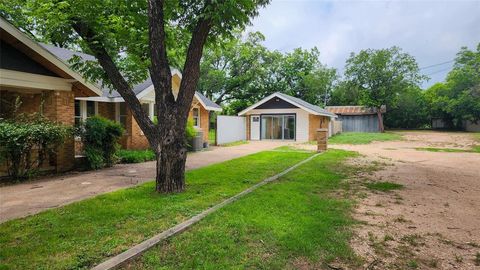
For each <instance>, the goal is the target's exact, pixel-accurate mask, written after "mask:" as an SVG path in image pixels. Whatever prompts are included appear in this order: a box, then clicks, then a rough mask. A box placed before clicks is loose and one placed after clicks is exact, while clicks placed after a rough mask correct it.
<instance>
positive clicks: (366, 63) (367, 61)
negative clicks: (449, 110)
mask: <svg viewBox="0 0 480 270" xmlns="http://www.w3.org/2000/svg"><path fill="white" fill-rule="evenodd" d="M345 78H346V80H347V81H348V82H349V83H350V84H351V85H352V86H354V87H357V88H358V89H359V90H360V102H361V104H362V105H365V106H369V107H375V108H379V107H380V106H381V105H387V108H388V107H389V105H390V106H391V105H393V104H395V103H396V100H397V97H398V95H399V94H400V93H401V92H403V91H405V89H407V88H408V87H413V86H417V85H418V84H420V83H421V82H422V81H423V80H424V79H426V77H424V76H422V75H420V74H419V68H418V65H417V62H416V60H415V58H414V57H413V56H411V55H409V54H407V53H403V52H402V50H401V49H400V48H398V47H392V48H389V49H381V50H373V49H367V50H362V51H360V52H359V53H358V54H354V53H352V54H351V55H350V58H349V59H347V64H346V66H345Z"/></svg>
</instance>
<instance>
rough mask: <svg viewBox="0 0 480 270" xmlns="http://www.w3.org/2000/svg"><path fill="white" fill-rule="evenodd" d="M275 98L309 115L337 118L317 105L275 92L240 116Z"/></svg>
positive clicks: (242, 112)
mask: <svg viewBox="0 0 480 270" xmlns="http://www.w3.org/2000/svg"><path fill="white" fill-rule="evenodd" d="M274 97H278V98H281V99H283V100H284V101H286V102H289V103H291V104H293V105H295V106H298V107H299V108H301V109H303V110H305V111H308V112H309V113H311V114H314V115H323V116H330V117H336V115H335V114H334V113H331V112H329V111H327V110H325V109H322V108H320V107H318V106H316V105H313V104H310V103H308V102H306V101H304V100H301V99H299V98H296V97H292V96H289V95H287V94H284V93H280V92H275V93H273V94H271V95H269V96H267V97H266V98H264V99H262V100H260V101H259V102H257V103H255V104H253V105H252V106H250V107H248V108H246V109H245V110H243V111H241V112H240V113H238V115H244V114H245V113H247V112H248V111H250V110H253V109H255V108H256V107H258V106H260V105H262V104H263V103H265V102H267V101H268V100H270V99H272V98H274Z"/></svg>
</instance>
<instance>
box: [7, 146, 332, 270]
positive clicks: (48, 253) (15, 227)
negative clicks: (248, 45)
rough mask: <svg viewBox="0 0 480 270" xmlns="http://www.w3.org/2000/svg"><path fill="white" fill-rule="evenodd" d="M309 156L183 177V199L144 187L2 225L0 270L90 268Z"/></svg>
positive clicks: (262, 159) (263, 156) (273, 155)
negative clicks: (184, 184) (184, 189)
mask: <svg viewBox="0 0 480 270" xmlns="http://www.w3.org/2000/svg"><path fill="white" fill-rule="evenodd" d="M311 155H313V153H304V152H288V153H287V152H274V151H267V152H261V153H257V154H253V155H250V156H246V157H242V158H238V159H234V160H230V161H226V162H223V163H219V164H215V165H211V166H207V167H203V168H200V169H196V170H192V171H189V172H187V173H186V182H187V191H186V192H184V193H180V194H173V195H160V194H157V193H155V192H154V183H153V182H150V183H146V184H142V185H139V186H137V187H133V188H128V189H124V190H119V191H116V192H112V193H108V194H103V195H100V196H97V197H95V198H92V199H87V200H84V201H81V202H77V203H72V204H70V205H67V206H64V207H60V208H56V209H52V210H48V211H45V212H42V213H39V214H37V215H34V216H30V217H26V218H22V219H17V220H12V221H8V222H5V223H2V224H0V269H85V268H90V267H92V266H94V265H96V264H97V263H99V262H101V261H103V260H105V259H106V258H108V257H110V256H113V255H116V254H118V253H120V252H122V251H124V250H126V249H128V248H130V247H132V246H133V245H135V244H137V243H140V242H141V241H143V240H145V239H147V238H149V237H151V236H153V235H154V234H157V233H159V232H161V231H164V230H166V229H167V228H170V227H172V226H174V225H176V224H178V223H180V222H182V221H184V220H186V219H188V218H190V217H192V216H194V215H195V214H198V213H199V212H201V211H202V210H204V209H206V208H208V207H210V206H212V205H215V204H217V203H219V202H221V201H223V200H225V199H226V198H229V197H231V196H233V195H235V194H237V193H239V192H241V191H243V190H245V189H246V188H248V187H250V186H252V185H253V184H255V183H257V182H259V181H261V180H263V179H265V178H267V177H269V176H272V175H275V174H277V173H279V172H281V171H283V170H285V169H286V168H288V167H290V166H292V165H294V164H295V163H298V162H299V161H301V160H304V159H305V158H307V157H309V156H311ZM333 181H335V182H336V181H338V180H337V177H334V180H333ZM305 187H307V186H305ZM293 195H294V194H293Z"/></svg>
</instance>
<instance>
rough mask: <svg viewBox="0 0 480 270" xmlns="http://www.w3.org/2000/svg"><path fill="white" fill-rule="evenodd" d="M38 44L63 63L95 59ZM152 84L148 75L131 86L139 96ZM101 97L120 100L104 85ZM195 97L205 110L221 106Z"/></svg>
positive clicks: (149, 88) (206, 99)
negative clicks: (77, 59) (80, 59)
mask: <svg viewBox="0 0 480 270" xmlns="http://www.w3.org/2000/svg"><path fill="white" fill-rule="evenodd" d="M40 45H41V46H42V47H44V48H45V49H47V50H48V51H49V52H50V53H52V54H53V55H54V56H55V57H57V58H58V59H59V60H61V61H63V62H64V63H67V64H68V62H69V60H70V59H72V57H74V56H75V55H76V56H79V57H80V58H82V59H83V60H85V61H94V60H95V57H94V56H93V55H90V54H86V53H81V52H75V51H71V50H68V49H64V48H59V47H56V46H53V45H49V44H43V43H40ZM171 70H172V75H173V74H178V75H179V76H181V73H180V71H178V70H177V69H174V68H171ZM98 84H99V85H100V84H101V82H98ZM152 85H153V83H152V79H151V78H150V77H148V78H147V79H146V80H145V81H143V82H141V83H139V84H136V85H134V86H133V87H132V90H133V92H134V93H135V95H136V96H139V95H140V94H142V93H143V92H145V91H149V90H151V88H152ZM143 94H145V93H143ZM102 97H104V98H109V99H115V100H120V99H121V95H120V93H118V92H117V91H116V90H114V89H111V88H108V87H104V88H103V89H102ZM195 97H196V98H197V99H198V100H199V101H200V103H202V105H203V106H204V107H205V108H206V109H207V110H213V111H221V110H222V107H220V106H219V105H218V104H216V103H215V102H213V101H211V100H210V99H209V98H207V97H206V96H204V95H202V94H201V93H199V92H195ZM87 99H88V98H87Z"/></svg>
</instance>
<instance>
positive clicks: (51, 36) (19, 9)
mask: <svg viewBox="0 0 480 270" xmlns="http://www.w3.org/2000/svg"><path fill="white" fill-rule="evenodd" d="M209 3H210V4H209ZM267 3H268V1H266V0H253V1H252V0H239V1H220V2H218V1H213V2H209V1H200V0H182V1H179V0H166V1H165V3H164V5H163V6H164V9H165V10H164V21H165V33H166V40H165V43H166V47H167V52H168V59H169V64H170V65H171V66H174V67H177V68H179V69H182V68H183V63H184V62H185V57H186V51H187V47H188V45H189V44H188V42H189V41H190V38H191V33H192V32H193V31H194V28H195V26H196V24H197V22H198V21H199V19H200V18H208V19H210V21H211V24H212V27H211V29H210V35H209V38H208V41H207V42H210V43H211V42H213V41H214V40H215V39H217V38H218V37H229V36H231V35H232V32H233V30H234V29H242V28H243V27H244V26H245V25H246V24H248V23H249V21H250V18H251V17H253V16H255V15H256V14H258V7H259V6H264V5H266V4H267ZM0 15H1V16H3V17H5V18H7V19H8V20H10V21H11V22H13V23H15V24H16V26H17V27H19V28H21V29H22V30H23V31H24V32H27V33H30V35H32V37H34V38H36V39H37V40H39V41H42V42H47V43H51V44H54V45H57V46H60V47H66V48H70V49H77V50H78V49H81V50H82V51H83V52H86V53H91V54H93V52H91V51H90V50H89V48H88V46H87V44H86V43H85V41H84V40H83V39H81V38H80V37H79V35H78V34H77V33H76V32H75V31H74V29H73V28H72V23H73V22H75V21H82V22H83V23H85V24H87V25H89V27H91V29H92V30H93V31H94V32H95V33H96V35H97V38H98V39H99V40H102V41H103V44H102V45H103V46H105V47H106V48H105V49H106V50H107V52H108V53H109V55H110V56H111V57H112V58H113V60H114V62H115V64H116V66H117V67H118V68H119V69H120V71H121V73H122V74H124V76H125V78H126V79H127V80H128V82H129V83H130V84H135V83H138V82H141V81H143V80H144V79H145V78H146V77H147V76H148V68H149V67H150V66H151V59H150V55H149V52H150V49H149V35H148V32H149V23H148V22H149V20H148V1H145V0H115V1H113V0H107V1H98V0H75V1H73V0H70V1H69V0H67V1H56V0H12V1H2V2H1V3H0ZM159 23H161V22H159ZM72 64H73V66H74V68H76V69H78V70H80V71H82V73H83V74H84V75H85V76H87V77H88V78H89V79H90V80H92V81H98V80H101V81H103V82H104V83H106V84H110V83H109V80H108V78H107V76H106V75H105V72H104V71H103V70H102V68H101V67H100V66H99V65H98V64H97V63H96V61H87V62H83V61H81V60H80V59H78V58H77V59H73V61H72Z"/></svg>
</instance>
